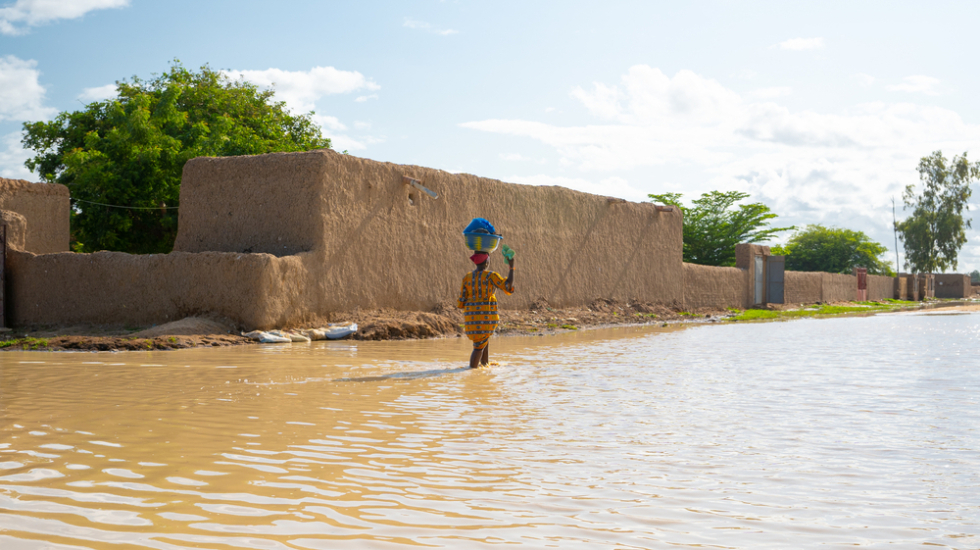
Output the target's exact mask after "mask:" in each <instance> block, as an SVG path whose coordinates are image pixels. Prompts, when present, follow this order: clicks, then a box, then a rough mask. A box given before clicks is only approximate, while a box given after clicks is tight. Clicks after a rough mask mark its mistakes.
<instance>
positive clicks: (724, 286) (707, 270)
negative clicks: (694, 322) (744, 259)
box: [684, 263, 748, 311]
mask: <svg viewBox="0 0 980 550" xmlns="http://www.w3.org/2000/svg"><path fill="white" fill-rule="evenodd" d="M746 284H748V272H747V271H746V270H744V269H739V268H737V267H714V266H707V265H697V264H688V263H685V264H684V308H685V309H686V310H687V311H697V310H699V309H724V308H728V307H735V308H745V307H748V304H746V303H745V298H746V293H745V286H746Z"/></svg>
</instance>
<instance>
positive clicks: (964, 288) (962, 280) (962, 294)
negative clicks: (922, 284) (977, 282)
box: [935, 273, 973, 298]
mask: <svg viewBox="0 0 980 550" xmlns="http://www.w3.org/2000/svg"><path fill="white" fill-rule="evenodd" d="M935 278H936V282H935V288H936V298H969V297H970V296H972V295H973V288H972V285H971V284H970V276H969V275H962V274H959V273H950V274H936V275H935Z"/></svg>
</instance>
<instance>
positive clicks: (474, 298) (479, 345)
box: [456, 252, 514, 369]
mask: <svg viewBox="0 0 980 550" xmlns="http://www.w3.org/2000/svg"><path fill="white" fill-rule="evenodd" d="M470 259H471V260H473V263H475V264H476V269H475V270H474V271H473V272H472V273H467V274H466V276H465V277H463V287H462V288H461V289H460V291H459V300H457V302H456V307H458V308H460V309H462V310H463V315H464V319H465V323H466V324H465V325H464V326H465V327H466V328H465V330H466V337H467V338H469V339H470V340H472V341H473V353H472V355H470V368H471V369H475V368H476V367H478V366H479V365H486V364H488V363H489V362H490V337H491V336H493V332H494V331H495V330H496V329H497V322H498V321H499V320H500V316H499V315H498V314H497V289H500V290H503V291H504V292H505V293H507V294H513V292H514V258H513V257H510V258H507V264H508V265H509V266H510V273H509V274H508V275H507V280H504V278H503V277H501V276H500V275H499V274H498V273H495V272H493V271H488V270H487V265H489V263H490V255H489V254H487V253H486V252H477V253H475V254H473V255H472V256H470Z"/></svg>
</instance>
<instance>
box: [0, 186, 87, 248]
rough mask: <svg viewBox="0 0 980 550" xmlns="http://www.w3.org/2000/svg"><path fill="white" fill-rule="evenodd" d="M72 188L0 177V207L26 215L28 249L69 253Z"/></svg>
mask: <svg viewBox="0 0 980 550" xmlns="http://www.w3.org/2000/svg"><path fill="white" fill-rule="evenodd" d="M70 209H71V206H70V204H69V194H68V188H67V187H65V186H64V185H59V184H55V183H31V182H29V181H25V180H12V179H6V178H0V210H7V211H11V212H16V213H17V214H20V215H21V216H23V217H24V219H25V221H26V226H25V228H24V237H23V239H24V245H23V246H24V248H25V249H26V250H28V251H30V252H36V253H38V254H47V253H51V252H67V251H68V244H69V239H70V229H69V213H70Z"/></svg>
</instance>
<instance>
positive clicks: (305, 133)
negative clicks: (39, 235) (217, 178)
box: [23, 61, 330, 253]
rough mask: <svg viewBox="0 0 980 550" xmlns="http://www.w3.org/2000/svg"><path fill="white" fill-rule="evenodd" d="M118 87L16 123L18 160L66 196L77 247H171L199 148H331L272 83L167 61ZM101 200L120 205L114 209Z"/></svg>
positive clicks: (245, 151)
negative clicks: (165, 67)
mask: <svg viewBox="0 0 980 550" xmlns="http://www.w3.org/2000/svg"><path fill="white" fill-rule="evenodd" d="M116 92H117V96H116V97H115V98H112V99H108V100H105V101H100V102H94V103H90V104H89V105H87V106H86V108H85V109H84V110H82V111H75V112H63V113H61V114H59V115H58V116H57V117H56V118H55V119H54V120H52V121H50V122H28V123H25V124H24V138H23V144H24V146H25V147H26V148H27V149H30V150H32V151H33V152H34V153H35V155H34V156H33V157H31V158H30V159H28V160H27V162H26V163H25V165H26V166H27V168H28V169H30V170H31V171H34V172H37V173H38V174H39V175H40V176H41V178H42V179H43V180H44V181H48V182H57V183H63V184H65V185H67V186H68V187H69V188H70V189H71V196H72V219H71V229H72V241H73V242H72V247H73V249H74V250H75V251H77V252H92V251H96V250H120V251H124V252H132V253H160V252H169V251H170V250H172V248H173V242H174V238H175V236H176V232H177V210H176V208H175V207H177V206H178V199H179V197H180V177H181V172H182V170H183V167H184V163H185V162H187V161H188V160H189V159H192V158H194V157H200V156H218V157H220V156H232V155H256V154H261V153H272V152H284V151H308V150H311V149H318V148H324V147H330V140H329V139H328V138H324V137H323V136H322V135H321V131H320V128H319V126H317V125H316V124H315V123H313V121H312V119H311V117H310V115H311V114H313V113H310V114H307V115H300V116H294V115H291V114H289V112H288V111H287V109H286V106H285V103H283V102H276V101H273V99H272V96H273V92H272V91H260V90H259V89H258V88H257V87H256V86H255V85H253V84H250V83H248V82H244V81H232V80H230V79H228V78H227V77H226V76H224V75H223V74H222V73H221V72H219V71H215V70H213V69H211V68H210V67H208V66H207V65H205V66H204V67H201V69H200V71H199V72H193V71H191V70H188V69H186V68H184V67H183V66H182V65H181V64H180V62H179V61H174V63H173V64H172V65H171V67H170V70H169V71H167V72H166V73H164V74H162V75H159V76H156V77H155V78H153V79H151V80H141V79H140V78H138V77H133V79H132V81H120V82H117V83H116ZM104 205H113V206H123V207H127V208H112V207H108V206H104Z"/></svg>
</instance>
